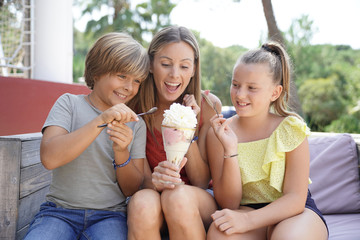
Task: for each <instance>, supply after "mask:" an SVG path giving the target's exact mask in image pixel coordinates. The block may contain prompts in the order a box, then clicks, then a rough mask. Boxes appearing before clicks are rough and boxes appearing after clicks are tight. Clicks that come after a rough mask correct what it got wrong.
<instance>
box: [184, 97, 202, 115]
mask: <svg viewBox="0 0 360 240" xmlns="http://www.w3.org/2000/svg"><path fill="white" fill-rule="evenodd" d="M183 104H184V105H185V106H188V107H191V109H192V110H193V111H194V112H195V115H198V114H199V112H200V107H199V106H198V105H197V103H196V100H195V97H194V95H192V94H191V95H189V94H185V96H184V98H183Z"/></svg>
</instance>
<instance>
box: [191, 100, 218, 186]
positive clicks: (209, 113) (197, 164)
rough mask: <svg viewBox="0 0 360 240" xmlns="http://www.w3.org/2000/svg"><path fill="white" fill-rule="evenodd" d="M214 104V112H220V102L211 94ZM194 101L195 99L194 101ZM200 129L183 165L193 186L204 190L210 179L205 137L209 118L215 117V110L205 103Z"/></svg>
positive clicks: (208, 126)
mask: <svg viewBox="0 0 360 240" xmlns="http://www.w3.org/2000/svg"><path fill="white" fill-rule="evenodd" d="M208 97H209V99H210V101H211V102H213V103H214V105H215V107H216V110H217V111H218V112H219V113H220V112H221V101H220V100H219V99H218V98H217V97H216V96H215V95H213V94H209V95H208ZM194 101H195V99H194ZM201 111H202V112H200V113H199V114H202V127H201V129H200V131H199V135H198V140H197V141H194V142H193V143H192V144H191V145H190V148H189V150H188V152H187V154H186V157H187V158H188V161H187V163H186V165H185V169H186V174H187V176H188V177H189V179H190V182H191V184H192V185H194V186H198V187H201V188H204V189H206V188H207V187H208V185H209V181H210V179H211V176H210V169H209V164H208V160H207V157H206V146H205V145H206V136H207V132H208V130H209V128H210V126H211V125H210V118H211V117H213V116H214V115H215V110H214V109H213V107H212V106H210V105H209V104H208V103H207V102H205V103H204V104H203V105H202V109H201ZM198 124H199V123H198Z"/></svg>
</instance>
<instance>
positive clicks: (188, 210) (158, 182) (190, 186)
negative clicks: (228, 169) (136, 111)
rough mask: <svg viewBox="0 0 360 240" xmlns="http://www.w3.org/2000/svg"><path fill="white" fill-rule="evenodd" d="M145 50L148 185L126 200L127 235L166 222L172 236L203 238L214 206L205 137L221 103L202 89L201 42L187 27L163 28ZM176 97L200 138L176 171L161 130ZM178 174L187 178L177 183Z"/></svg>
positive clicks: (151, 235)
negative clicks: (147, 63)
mask: <svg viewBox="0 0 360 240" xmlns="http://www.w3.org/2000/svg"><path fill="white" fill-rule="evenodd" d="M148 53H149V56H150V61H151V64H150V74H149V77H148V79H147V80H146V84H145V85H143V86H142V87H141V89H140V90H139V94H140V97H141V98H142V100H141V101H140V102H139V103H138V104H139V105H140V110H141V111H143V110H144V109H150V108H151V107H153V106H156V107H157V108H158V111H157V112H156V113H155V114H153V115H148V116H145V118H144V120H145V122H146V126H147V143H146V157H147V160H148V162H149V165H150V168H149V167H148V166H147V168H146V172H147V173H148V174H147V176H149V177H148V178H147V179H146V180H147V181H146V182H145V187H147V189H143V190H141V191H139V192H137V193H136V194H135V195H134V196H133V197H132V198H131V200H130V203H129V206H128V226H129V236H128V239H129V240H132V239H152V240H154V239H160V232H161V230H163V231H162V232H165V230H166V226H167V228H168V230H169V235H170V238H171V239H172V240H174V239H205V238H206V229H207V227H208V226H209V224H210V222H211V217H210V215H211V213H213V212H214V211H215V210H216V209H217V206H216V204H215V200H214V198H213V196H212V195H211V194H210V193H208V192H207V191H205V190H204V189H206V188H207V187H208V184H209V180H210V170H209V166H208V163H207V160H206V152H205V137H206V133H207V131H208V129H209V128H210V118H211V117H212V116H213V115H214V114H215V111H214V109H213V108H212V106H213V104H214V103H216V107H217V110H218V111H220V109H221V103H220V100H219V99H218V98H217V97H216V96H214V95H212V94H209V93H208V92H206V94H208V95H206V94H204V96H203V97H202V95H201V89H200V55H199V47H198V44H197V41H196V38H195V36H194V35H193V34H192V33H191V31H190V30H188V29H186V28H184V27H178V26H170V27H167V28H164V29H162V30H161V31H159V32H158V33H157V34H156V35H155V36H154V38H153V40H152V41H151V43H150V46H149V50H148ZM203 93H204V92H203ZM205 99H208V100H209V103H208V102H207V101H206V100H205ZM174 102H177V103H181V104H184V105H186V106H191V107H192V109H193V110H194V111H195V113H196V114H197V117H198V123H199V124H198V130H197V133H196V135H197V136H198V140H197V141H194V142H193V143H192V144H191V145H190V148H189V150H188V153H187V154H186V157H187V162H186V165H185V167H184V168H183V169H182V171H181V172H180V174H179V170H180V169H179V168H178V167H176V166H175V165H173V164H170V163H169V162H168V161H166V155H165V151H164V147H163V141H162V135H161V123H162V120H163V114H164V110H166V109H169V108H170V105H171V104H172V103H174ZM145 111H146V110H145ZM184 164H185V162H183V165H184ZM150 169H151V170H152V171H153V174H152V175H151V171H150ZM148 180H149V181H148ZM162 180H163V181H162ZM181 180H183V181H184V182H185V183H186V184H185V185H176V184H178V183H179V182H181ZM164 181H166V182H170V184H166V183H164ZM175 186H176V187H175ZM165 221H166V224H165Z"/></svg>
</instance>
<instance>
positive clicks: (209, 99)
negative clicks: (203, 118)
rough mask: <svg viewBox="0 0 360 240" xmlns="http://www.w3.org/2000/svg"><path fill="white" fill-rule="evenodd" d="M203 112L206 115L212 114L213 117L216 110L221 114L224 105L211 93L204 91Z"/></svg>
mask: <svg viewBox="0 0 360 240" xmlns="http://www.w3.org/2000/svg"><path fill="white" fill-rule="evenodd" d="M202 98H203V101H202V109H201V110H202V111H203V112H204V113H208V112H211V116H212V115H213V114H214V108H216V110H217V111H218V113H221V107H222V103H221V100H220V99H219V98H218V97H217V96H216V95H215V94H213V93H211V92H210V91H203V92H202Z"/></svg>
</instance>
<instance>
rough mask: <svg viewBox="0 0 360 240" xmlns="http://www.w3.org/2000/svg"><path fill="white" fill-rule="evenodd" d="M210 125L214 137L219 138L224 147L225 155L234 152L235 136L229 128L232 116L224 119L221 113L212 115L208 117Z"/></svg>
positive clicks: (235, 146) (235, 149)
mask: <svg viewBox="0 0 360 240" xmlns="http://www.w3.org/2000/svg"><path fill="white" fill-rule="evenodd" d="M210 122H211V126H212V128H213V129H214V133H215V135H216V137H217V138H218V139H219V141H220V142H221V144H222V145H223V147H224V153H225V155H228V154H234V153H236V152H237V142H238V140H237V136H236V134H235V133H234V131H233V130H232V129H231V128H230V126H229V125H230V123H231V122H232V118H229V119H225V118H223V115H222V114H219V117H218V116H217V115H215V116H213V117H212V118H211V119H210Z"/></svg>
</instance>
